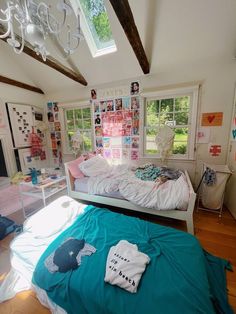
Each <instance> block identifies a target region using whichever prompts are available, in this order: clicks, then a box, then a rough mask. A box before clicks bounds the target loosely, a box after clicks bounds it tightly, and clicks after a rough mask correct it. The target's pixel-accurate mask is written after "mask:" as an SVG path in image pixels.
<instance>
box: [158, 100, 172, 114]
mask: <svg viewBox="0 0 236 314" xmlns="http://www.w3.org/2000/svg"><path fill="white" fill-rule="evenodd" d="M173 109H174V99H173V98H170V99H162V100H161V112H163V111H164V112H173Z"/></svg>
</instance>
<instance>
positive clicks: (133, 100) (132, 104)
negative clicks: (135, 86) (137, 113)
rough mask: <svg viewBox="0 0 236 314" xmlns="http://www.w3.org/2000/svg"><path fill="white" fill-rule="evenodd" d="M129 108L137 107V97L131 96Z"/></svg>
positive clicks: (134, 108) (135, 108)
mask: <svg viewBox="0 0 236 314" xmlns="http://www.w3.org/2000/svg"><path fill="white" fill-rule="evenodd" d="M131 109H132V110H137V109H139V97H131Z"/></svg>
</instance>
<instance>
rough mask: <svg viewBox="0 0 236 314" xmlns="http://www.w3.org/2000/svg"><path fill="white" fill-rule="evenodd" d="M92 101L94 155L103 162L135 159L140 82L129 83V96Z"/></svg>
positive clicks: (136, 152)
mask: <svg viewBox="0 0 236 314" xmlns="http://www.w3.org/2000/svg"><path fill="white" fill-rule="evenodd" d="M91 98H92V91H91ZM92 99H93V111H94V128H95V130H94V133H95V146H96V152H97V153H99V154H102V155H103V157H104V158H106V159H116V160H138V159H139V136H140V121H139V120H140V97H139V83H138V82H133V83H131V88H130V95H129V96H122V97H117V98H114V99H111V98H110V99H103V100H97V99H96V100H95V98H92Z"/></svg>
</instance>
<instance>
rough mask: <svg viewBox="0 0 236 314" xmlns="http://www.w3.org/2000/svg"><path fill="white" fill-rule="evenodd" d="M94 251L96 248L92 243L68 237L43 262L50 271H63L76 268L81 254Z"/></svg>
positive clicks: (88, 253) (84, 254)
mask: <svg viewBox="0 0 236 314" xmlns="http://www.w3.org/2000/svg"><path fill="white" fill-rule="evenodd" d="M95 252H96V249H95V248H94V247H93V246H92V245H89V244H88V243H85V240H84V239H74V238H69V239H67V240H65V241H64V242H63V243H62V244H61V245H60V246H59V248H57V249H56V250H55V252H53V253H52V254H51V255H49V256H48V258H47V259H46V260H45V262H44V263H45V266H46V267H47V269H48V271H50V272H51V273H54V272H56V271H59V272H61V273H65V272H67V271H69V270H73V269H76V268H78V267H79V266H80V264H81V257H82V256H86V255H88V256H90V255H91V254H93V253H95Z"/></svg>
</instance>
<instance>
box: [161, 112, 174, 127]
mask: <svg viewBox="0 0 236 314" xmlns="http://www.w3.org/2000/svg"><path fill="white" fill-rule="evenodd" d="M160 124H161V125H164V124H172V125H173V124H174V125H175V123H174V122H173V113H162V114H160Z"/></svg>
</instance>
